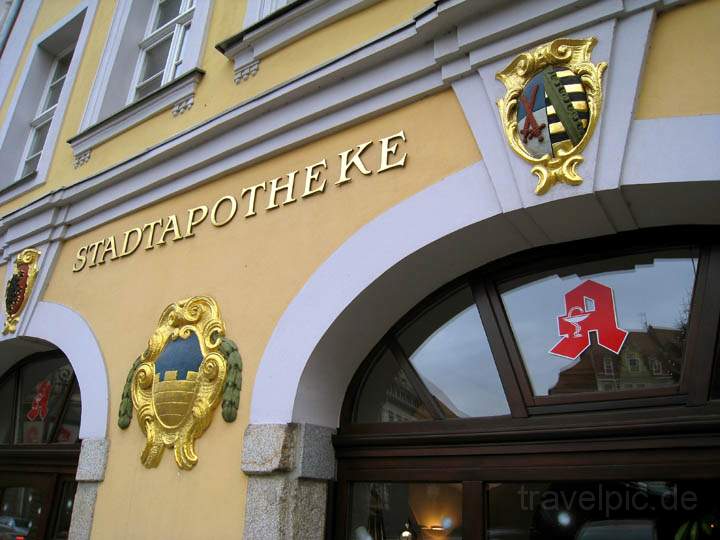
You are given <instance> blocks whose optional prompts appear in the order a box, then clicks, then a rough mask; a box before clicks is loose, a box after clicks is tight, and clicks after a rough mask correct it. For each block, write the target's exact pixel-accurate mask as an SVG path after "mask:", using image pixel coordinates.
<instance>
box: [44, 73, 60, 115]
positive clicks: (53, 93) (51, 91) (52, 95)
mask: <svg viewBox="0 0 720 540" xmlns="http://www.w3.org/2000/svg"><path fill="white" fill-rule="evenodd" d="M63 82H65V79H63V80H61V81H57V82H55V83H53V84H51V85H50V88H48V95H47V100H46V101H45V107H44V109H43V112H45V111H47V110H48V109H49V108H50V107H53V106H54V105H57V102H58V100H59V99H60V92H62V87H63Z"/></svg>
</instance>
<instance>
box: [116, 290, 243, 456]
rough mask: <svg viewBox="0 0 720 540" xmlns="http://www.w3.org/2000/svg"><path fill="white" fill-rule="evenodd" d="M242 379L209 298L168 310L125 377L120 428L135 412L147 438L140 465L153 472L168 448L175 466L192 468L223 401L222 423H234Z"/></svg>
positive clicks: (190, 300)
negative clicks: (200, 440) (197, 441)
mask: <svg viewBox="0 0 720 540" xmlns="http://www.w3.org/2000/svg"><path fill="white" fill-rule="evenodd" d="M241 374H242V367H241V364H240V356H239V354H238V352H237V347H236V346H235V344H234V343H233V342H232V341H230V340H229V339H227V338H226V337H225V324H224V323H223V321H222V319H221V318H220V310H219V308H218V306H217V304H216V303H215V301H214V300H213V299H212V298H210V297H207V296H196V297H193V298H188V299H186V300H181V301H179V302H177V303H175V304H171V305H170V306H168V307H167V308H166V309H165V311H164V312H163V314H162V316H161V317H160V322H159V323H158V326H157V329H156V330H155V332H154V333H153V335H152V337H151V338H150V341H149V342H148V346H147V349H146V350H145V352H144V353H143V354H142V356H140V357H139V358H138V359H137V360H136V361H135V363H134V364H133V367H132V369H131V370H130V373H129V374H128V378H127V382H126V384H125V389H124V391H123V396H122V401H121V404H120V415H119V420H118V424H119V426H120V427H121V428H123V429H125V428H127V427H128V426H129V425H130V421H131V419H132V412H133V407H134V408H135V410H136V411H137V415H138V423H139V424H140V427H141V428H142V430H143V432H144V433H145V436H146V438H147V442H146V444H145V449H144V450H143V452H142V455H141V458H140V459H141V461H142V463H143V465H145V466H146V467H148V468H150V467H156V466H157V465H158V464H159V463H160V459H161V458H162V454H163V450H164V449H165V447H170V448H174V451H175V461H176V462H177V465H178V467H180V468H182V469H191V468H192V467H194V466H195V464H196V463H197V460H198V457H197V455H196V453H195V439H197V438H198V437H200V435H202V433H203V432H204V431H205V430H206V429H207V428H208V426H209V425H210V423H211V421H212V415H213V411H214V410H215V408H216V407H217V406H218V405H219V404H220V402H221V401H222V403H223V406H222V409H223V418H224V419H225V420H226V421H227V422H232V421H234V420H235V418H236V416H237V408H238V404H239V400H240V385H241Z"/></svg>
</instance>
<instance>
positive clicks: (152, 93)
mask: <svg viewBox="0 0 720 540" xmlns="http://www.w3.org/2000/svg"><path fill="white" fill-rule="evenodd" d="M211 5H212V2H211V0H118V1H117V4H116V8H115V14H114V16H113V22H112V26H111V28H110V32H109V34H108V38H107V44H106V46H105V49H104V51H103V55H102V58H101V59H100V69H99V70H98V73H97V75H96V77H95V81H94V82H93V87H92V90H91V92H90V97H89V99H88V103H87V107H86V109H85V113H84V114H83V119H82V122H81V123H80V130H79V133H77V134H76V135H74V136H73V137H71V138H70V139H69V140H68V142H69V143H70V145H71V147H72V150H73V154H74V155H75V158H76V159H77V160H78V162H79V163H84V162H85V161H86V160H87V159H85V161H83V159H82V156H83V155H85V156H87V158H89V156H90V152H91V150H92V149H93V148H95V147H97V146H98V145H100V144H102V143H104V142H106V141H108V140H110V139H112V138H113V137H116V136H117V135H119V134H120V133H123V132H125V131H127V130H128V129H130V128H132V127H133V126H135V125H137V124H139V123H141V122H143V121H145V120H146V119H148V118H150V117H151V116H153V115H156V114H158V113H160V112H162V111H169V110H170V109H173V110H174V112H175V114H179V113H180V112H182V111H185V110H187V108H189V107H190V106H191V105H192V103H193V101H194V96H195V91H196V90H197V86H198V84H199V83H200V80H201V79H202V76H203V74H204V72H203V71H202V70H201V69H200V60H201V56H202V51H203V46H204V43H205V33H206V29H207V22H208V19H209V16H210V9H211ZM128 68H130V69H128Z"/></svg>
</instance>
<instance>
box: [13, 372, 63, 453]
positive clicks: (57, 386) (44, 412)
mask: <svg viewBox="0 0 720 540" xmlns="http://www.w3.org/2000/svg"><path fill="white" fill-rule="evenodd" d="M73 380H74V377H73V370H72V367H70V364H69V363H68V362H67V360H65V359H64V358H50V359H47V360H40V361H38V362H32V363H30V364H28V365H27V366H25V367H24V368H23V370H22V372H21V374H20V398H19V400H18V401H19V410H18V420H17V425H18V430H17V433H16V436H15V440H16V442H18V443H27V444H41V443H45V442H48V438H49V437H50V435H51V434H52V431H53V428H54V427H55V424H56V422H57V420H58V416H59V415H60V413H61V412H62V406H63V403H64V401H65V396H66V395H67V390H68V386H69V385H70V384H72V383H73Z"/></svg>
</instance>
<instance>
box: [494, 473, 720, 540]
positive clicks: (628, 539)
mask: <svg viewBox="0 0 720 540" xmlns="http://www.w3.org/2000/svg"><path fill="white" fill-rule="evenodd" d="M487 490H488V491H487V493H488V534H487V538H492V539H500V538H502V539H504V540H545V539H547V538H552V539H553V540H621V539H622V540H676V538H681V537H682V535H680V536H678V534H679V532H680V531H681V530H692V528H693V526H695V527H696V528H697V530H698V531H704V530H707V531H709V534H705V533H704V532H701V534H697V535H696V538H698V539H700V538H718V537H720V534H718V533H720V501H718V498H717V495H716V492H717V488H716V487H714V486H713V483H712V482H701V481H681V482H664V481H641V482H638V481H633V482H621V481H617V482H612V481H608V482H545V483H523V484H521V483H502V484H488V488H487ZM687 538H690V536H688V537H687Z"/></svg>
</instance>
